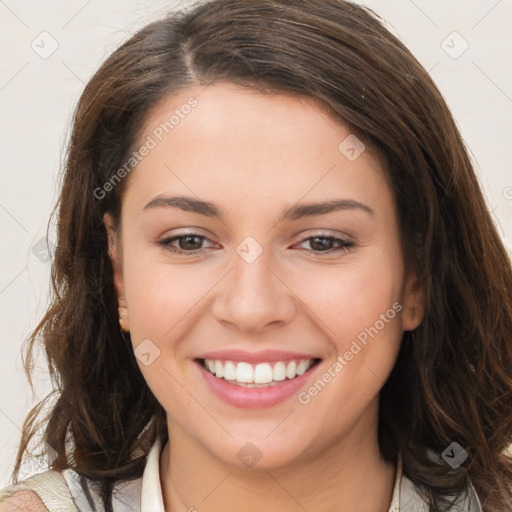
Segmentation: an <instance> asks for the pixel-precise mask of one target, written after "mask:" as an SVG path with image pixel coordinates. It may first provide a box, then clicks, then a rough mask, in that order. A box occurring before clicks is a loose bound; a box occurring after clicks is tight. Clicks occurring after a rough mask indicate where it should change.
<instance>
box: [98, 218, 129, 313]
mask: <svg viewBox="0 0 512 512" xmlns="http://www.w3.org/2000/svg"><path fill="white" fill-rule="evenodd" d="M103 222H104V224H105V228H106V230H107V236H108V255H109V257H110V261H111V263H112V269H113V272H114V288H115V290H116V295H117V302H118V305H119V306H120V307H124V308H125V307H126V299H125V296H124V281H123V266H122V261H121V242H120V239H119V235H118V231H117V230H116V228H115V223H114V218H113V217H112V215H111V214H110V213H105V215H103Z"/></svg>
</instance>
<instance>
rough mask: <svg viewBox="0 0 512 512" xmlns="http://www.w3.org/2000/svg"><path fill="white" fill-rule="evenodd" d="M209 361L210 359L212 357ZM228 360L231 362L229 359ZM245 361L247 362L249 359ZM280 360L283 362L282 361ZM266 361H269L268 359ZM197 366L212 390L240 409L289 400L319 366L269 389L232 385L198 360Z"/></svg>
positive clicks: (271, 404)
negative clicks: (213, 373)
mask: <svg viewBox="0 0 512 512" xmlns="http://www.w3.org/2000/svg"><path fill="white" fill-rule="evenodd" d="M299 355H300V354H299ZM207 359H210V357H208V358H207ZM211 359H214V358H211ZM219 359H220V358H219ZM227 359H228V360H229V358H227ZM292 359H294V358H292ZM298 359H309V357H299V358H298ZM231 360H233V359H231ZM244 360H245V361H247V359H244ZM278 360H280V361H282V359H278ZM266 361H269V360H268V359H266ZM247 362H249V361H247ZM195 366H196V367H197V368H198V371H199V372H200V373H201V376H202V378H203V379H204V380H205V381H206V384H207V386H208V387H209V388H210V390H211V391H212V392H213V393H214V394H215V395H217V396H218V397H219V398H220V399H221V400H223V401H224V402H227V403H228V404H231V405H234V406H235V407H240V408H257V407H260V408H262V407H271V406H273V405H277V404H279V403H280V402H283V401H284V400H286V399H287V398H290V397H291V396H293V395H296V394H297V393H298V392H299V391H300V389H301V388H302V387H305V384H306V382H307V380H308V379H309V378H310V377H311V375H312V374H313V373H315V370H316V367H317V366H318V365H315V366H313V367H312V368H310V369H309V370H308V371H307V372H306V373H304V374H302V375H300V376H299V377H295V378H294V379H291V380H284V381H282V382H279V383H277V384H276V385H274V386H270V387H267V388H246V387H243V386H237V385H236V384H230V383H229V382H228V381H227V380H225V379H219V378H217V377H215V376H214V375H212V374H211V373H210V372H209V371H208V370H206V369H205V368H204V367H203V365H202V363H201V362H198V361H197V360H196V365H195Z"/></svg>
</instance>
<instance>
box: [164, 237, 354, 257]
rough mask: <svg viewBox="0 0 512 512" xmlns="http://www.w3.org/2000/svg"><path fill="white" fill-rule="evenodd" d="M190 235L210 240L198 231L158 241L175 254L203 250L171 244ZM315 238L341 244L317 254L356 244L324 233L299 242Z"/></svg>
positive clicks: (330, 252)
mask: <svg viewBox="0 0 512 512" xmlns="http://www.w3.org/2000/svg"><path fill="white" fill-rule="evenodd" d="M190 236H192V237H196V238H200V239H203V240H208V238H207V237H205V236H203V235H199V234H197V233H184V234H183V235H177V236H173V237H171V238H166V239H165V240H162V241H160V242H158V245H160V246H162V247H163V248H164V249H165V250H167V251H169V252H172V253H174V254H181V255H185V254H188V255H194V254H198V253H200V252H202V251H203V249H195V250H192V251H184V250H183V249H178V248H176V247H173V246H172V245H171V243H172V242H175V241H177V240H180V239H182V238H187V237H190ZM314 239H322V240H330V241H331V242H336V243H338V244H339V247H338V248H337V249H328V250H326V251H313V250H311V251H312V252H313V253H315V254H332V253H333V252H337V251H341V252H343V253H345V252H348V251H349V250H350V249H351V248H352V247H354V245H355V244H354V242H350V241H348V240H343V239H341V238H336V237H334V236H324V235H321V234H317V235H313V236H308V237H305V238H303V239H302V240H300V241H299V242H298V244H302V243H304V242H306V241H308V240H314ZM296 245H297V244H296Z"/></svg>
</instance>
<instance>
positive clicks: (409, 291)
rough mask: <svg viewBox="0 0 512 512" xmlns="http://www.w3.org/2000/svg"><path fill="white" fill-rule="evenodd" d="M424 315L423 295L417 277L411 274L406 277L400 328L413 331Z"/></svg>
mask: <svg viewBox="0 0 512 512" xmlns="http://www.w3.org/2000/svg"><path fill="white" fill-rule="evenodd" d="M424 316H425V297H424V293H423V288H422V286H421V285H420V283H419V280H418V278H417V277H416V276H415V275H413V276H410V277H409V278H408V279H407V282H406V285H405V292H404V300H403V313H402V330H404V331H413V330H414V329H416V328H417V327H418V326H419V325H420V324H421V322H422V321H423V317H424Z"/></svg>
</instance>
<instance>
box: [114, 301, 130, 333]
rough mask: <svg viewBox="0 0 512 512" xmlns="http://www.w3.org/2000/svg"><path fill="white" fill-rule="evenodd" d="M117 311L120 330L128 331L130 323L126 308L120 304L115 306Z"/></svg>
mask: <svg viewBox="0 0 512 512" xmlns="http://www.w3.org/2000/svg"><path fill="white" fill-rule="evenodd" d="M117 311H118V313H119V325H120V326H121V330H122V331H124V332H128V331H129V330H130V327H129V326H130V323H129V321H128V308H125V307H123V306H120V307H118V308H117Z"/></svg>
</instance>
